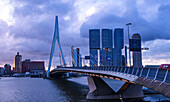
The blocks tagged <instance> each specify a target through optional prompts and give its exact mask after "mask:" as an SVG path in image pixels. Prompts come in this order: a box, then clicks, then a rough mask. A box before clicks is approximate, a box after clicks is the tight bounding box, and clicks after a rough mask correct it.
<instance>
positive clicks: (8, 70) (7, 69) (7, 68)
mask: <svg viewBox="0 0 170 102" xmlns="http://www.w3.org/2000/svg"><path fill="white" fill-rule="evenodd" d="M4 74H5V75H11V65H10V64H5V65H4Z"/></svg>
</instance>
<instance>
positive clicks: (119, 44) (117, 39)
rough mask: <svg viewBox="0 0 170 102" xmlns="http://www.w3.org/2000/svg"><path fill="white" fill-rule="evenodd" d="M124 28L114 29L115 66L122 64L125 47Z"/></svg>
mask: <svg viewBox="0 0 170 102" xmlns="http://www.w3.org/2000/svg"><path fill="white" fill-rule="evenodd" d="M123 33H124V32H123V29H122V28H115V29H114V54H113V56H114V66H122V49H123V47H124V34H123Z"/></svg>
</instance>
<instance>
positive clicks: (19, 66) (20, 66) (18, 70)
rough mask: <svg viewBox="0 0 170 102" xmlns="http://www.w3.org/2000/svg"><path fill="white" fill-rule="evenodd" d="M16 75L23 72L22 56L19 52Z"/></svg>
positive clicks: (16, 59) (16, 60)
mask: <svg viewBox="0 0 170 102" xmlns="http://www.w3.org/2000/svg"><path fill="white" fill-rule="evenodd" d="M14 63H15V73H21V72H22V56H21V55H19V52H17V55H16V56H15V62H14Z"/></svg>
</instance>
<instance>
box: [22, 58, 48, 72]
mask: <svg viewBox="0 0 170 102" xmlns="http://www.w3.org/2000/svg"><path fill="white" fill-rule="evenodd" d="M26 72H30V73H33V74H44V73H45V67H44V61H31V60H30V59H26V60H25V61H22V73H26Z"/></svg>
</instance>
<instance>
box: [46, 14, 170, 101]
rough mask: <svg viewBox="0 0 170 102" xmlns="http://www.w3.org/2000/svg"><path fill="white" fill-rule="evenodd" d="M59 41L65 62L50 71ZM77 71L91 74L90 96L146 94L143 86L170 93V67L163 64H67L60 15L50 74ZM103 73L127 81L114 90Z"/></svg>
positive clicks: (92, 97)
mask: <svg viewBox="0 0 170 102" xmlns="http://www.w3.org/2000/svg"><path fill="white" fill-rule="evenodd" d="M56 41H57V44H58V48H59V53H60V57H61V60H62V66H63V67H60V68H55V69H54V70H52V71H51V72H50V67H51V62H52V57H53V54H54V49H55V43H56ZM68 72H75V73H81V74H86V75H89V77H88V85H89V89H90V92H89V93H88V95H87V99H117V98H140V97H144V93H143V89H142V86H145V87H148V88H150V89H152V90H154V91H156V92H158V93H160V94H162V95H164V96H167V97H170V70H169V69H168V68H167V69H160V68H144V67H142V68H137V67H123V66H99V67H66V63H65V60H64V56H63V53H62V48H61V45H60V41H59V28H58V17H57V16H56V25H55V32H54V37H53V42H52V47H51V53H50V59H49V66H48V71H47V77H53V78H56V77H59V76H60V75H62V74H63V73H68ZM101 77H105V78H110V79H115V80H121V81H125V84H123V85H122V86H121V87H120V89H119V90H118V91H114V90H113V89H111V88H110V86H109V85H108V84H107V83H106V82H105V81H104V80H102V79H101Z"/></svg>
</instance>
